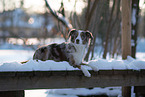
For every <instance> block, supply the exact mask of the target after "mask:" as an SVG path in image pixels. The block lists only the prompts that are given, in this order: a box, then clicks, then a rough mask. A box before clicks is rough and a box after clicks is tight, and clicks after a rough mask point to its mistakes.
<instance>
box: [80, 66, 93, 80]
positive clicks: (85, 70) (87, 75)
mask: <svg viewBox="0 0 145 97" xmlns="http://www.w3.org/2000/svg"><path fill="white" fill-rule="evenodd" d="M80 69H81V70H82V72H83V73H84V75H85V76H86V77H91V74H90V73H89V71H88V70H87V69H85V68H84V67H83V66H81V67H80Z"/></svg>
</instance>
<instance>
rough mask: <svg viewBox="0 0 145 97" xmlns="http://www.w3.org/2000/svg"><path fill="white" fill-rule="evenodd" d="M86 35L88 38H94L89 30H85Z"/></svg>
mask: <svg viewBox="0 0 145 97" xmlns="http://www.w3.org/2000/svg"><path fill="white" fill-rule="evenodd" d="M86 35H87V36H88V37H89V38H91V40H93V39H94V37H93V35H92V33H91V32H90V31H86Z"/></svg>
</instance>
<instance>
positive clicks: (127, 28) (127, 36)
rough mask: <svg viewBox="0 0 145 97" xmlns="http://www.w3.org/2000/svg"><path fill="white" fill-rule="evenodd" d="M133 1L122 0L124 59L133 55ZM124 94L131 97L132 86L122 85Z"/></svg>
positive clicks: (124, 96) (125, 96)
mask: <svg viewBox="0 0 145 97" xmlns="http://www.w3.org/2000/svg"><path fill="white" fill-rule="evenodd" d="M131 1H132V0H122V59H126V58H127V56H128V55H131ZM122 96H123V97H131V87H130V86H125V87H122Z"/></svg>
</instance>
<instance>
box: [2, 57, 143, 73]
mask: <svg viewBox="0 0 145 97" xmlns="http://www.w3.org/2000/svg"><path fill="white" fill-rule="evenodd" d="M87 64H88V66H83V67H84V68H85V69H87V70H92V68H93V69H94V71H99V70H141V69H145V61H140V60H135V59H133V58H132V57H130V56H128V57H127V59H126V60H109V61H108V60H104V59H98V60H92V61H90V62H88V63H87ZM91 67H92V68H91ZM64 70H68V71H69V70H71V71H72V70H79V69H78V68H74V67H72V66H70V65H69V63H68V62H65V61H63V62H55V61H53V60H48V61H38V62H37V61H35V60H30V61H28V62H27V63H25V64H21V63H19V62H11V63H3V64H1V65H0V72H6V71H64Z"/></svg>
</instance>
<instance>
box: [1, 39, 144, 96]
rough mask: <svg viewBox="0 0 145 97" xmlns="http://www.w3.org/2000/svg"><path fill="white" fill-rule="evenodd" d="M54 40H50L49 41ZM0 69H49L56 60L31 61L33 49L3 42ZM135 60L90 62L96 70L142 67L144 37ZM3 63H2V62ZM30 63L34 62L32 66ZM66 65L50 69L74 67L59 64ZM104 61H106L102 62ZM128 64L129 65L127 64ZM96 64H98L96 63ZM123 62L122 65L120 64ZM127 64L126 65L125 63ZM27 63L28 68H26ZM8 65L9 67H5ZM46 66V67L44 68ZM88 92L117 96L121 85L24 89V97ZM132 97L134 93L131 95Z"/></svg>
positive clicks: (86, 93)
mask: <svg viewBox="0 0 145 97" xmlns="http://www.w3.org/2000/svg"><path fill="white" fill-rule="evenodd" d="M52 42H54V41H51V43H52ZM0 49H1V50H0V65H1V66H0V71H4V70H23V71H24V70H38V69H41V70H46V69H47V70H48V69H50V65H51V64H48V63H52V64H54V63H55V64H56V65H57V63H56V62H53V61H49V62H48V63H47V62H41V61H40V62H39V63H38V62H37V63H36V62H34V61H32V60H31V59H32V56H33V53H34V51H33V50H32V49H29V47H28V48H25V47H23V46H18V45H15V46H14V45H10V44H4V45H0ZM137 51H138V52H137V54H136V57H137V60H138V61H136V60H134V59H132V58H131V57H128V59H127V60H125V61H122V60H117V61H116V60H103V59H98V60H95V61H91V62H90V64H91V65H92V64H93V65H94V64H96V67H97V68H98V70H100V69H114V68H116V69H131V68H133V69H136V70H139V69H142V68H144V69H145V67H144V65H142V64H144V61H145V39H140V40H139V42H138V46H137ZM26 60H30V62H28V63H27V64H24V65H21V64H19V62H22V61H26ZM10 62H13V65H15V66H14V67H13V66H10V65H12V64H9V63H10ZM136 62H137V63H139V64H140V65H138V66H135V64H134V63H136ZM3 63H4V64H3ZM32 63H35V65H34V66H33V65H32ZM64 63H65V65H66V67H63V66H61V67H60V66H58V67H57V66H56V67H53V66H52V67H51V69H53V70H54V69H55V70H59V69H62V70H63V69H67V70H69V69H74V68H73V67H71V66H69V65H68V63H67V62H62V63H61V64H64ZM104 63H107V65H106V64H104ZM115 63H118V64H120V65H118V66H116V65H114V64H115ZM128 63H129V64H130V65H129V64H128ZM40 64H41V65H43V64H48V65H46V66H44V68H43V67H41V68H40V67H39V65H40ZM97 64H98V65H97ZM122 64H123V65H122ZM127 64H128V65H127ZM28 65H29V68H27V67H28ZM59 65H60V63H59ZM7 66H9V68H7ZM46 67H47V68H46ZM86 68H87V69H91V68H90V67H86ZM89 94H92V95H93V94H105V95H108V96H118V97H120V95H121V87H106V88H99V87H97V88H94V89H91V90H89V89H85V88H76V89H48V90H26V91H25V97H77V96H76V95H89ZM132 97H134V95H132Z"/></svg>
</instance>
